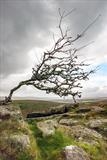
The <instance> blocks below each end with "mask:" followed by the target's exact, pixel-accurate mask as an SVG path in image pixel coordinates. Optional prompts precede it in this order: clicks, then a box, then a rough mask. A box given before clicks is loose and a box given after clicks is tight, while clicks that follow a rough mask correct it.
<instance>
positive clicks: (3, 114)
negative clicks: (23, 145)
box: [0, 105, 23, 120]
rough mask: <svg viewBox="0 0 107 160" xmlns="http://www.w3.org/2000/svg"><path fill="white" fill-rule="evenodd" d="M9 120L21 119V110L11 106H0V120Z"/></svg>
mask: <svg viewBox="0 0 107 160" xmlns="http://www.w3.org/2000/svg"><path fill="white" fill-rule="evenodd" d="M10 118H14V119H19V120H21V119H23V118H22V113H21V110H20V109H19V108H17V107H14V106H13V105H5V106H4V105H3V106H0V119H1V120H6V119H10Z"/></svg>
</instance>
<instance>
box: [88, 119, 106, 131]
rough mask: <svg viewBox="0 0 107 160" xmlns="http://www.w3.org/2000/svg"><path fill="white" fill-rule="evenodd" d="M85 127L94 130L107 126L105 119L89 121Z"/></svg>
mask: <svg viewBox="0 0 107 160" xmlns="http://www.w3.org/2000/svg"><path fill="white" fill-rule="evenodd" d="M87 125H88V126H89V127H90V128H92V129H96V128H100V127H102V126H105V125H106V126H107V119H93V120H89V122H88V123H87Z"/></svg>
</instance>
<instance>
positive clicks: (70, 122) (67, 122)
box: [59, 118, 78, 126]
mask: <svg viewBox="0 0 107 160" xmlns="http://www.w3.org/2000/svg"><path fill="white" fill-rule="evenodd" d="M59 124H62V125H66V126H74V125H76V124H78V121H77V120H75V119H71V118H69V119H68V118H62V119H61V120H60V121H59Z"/></svg>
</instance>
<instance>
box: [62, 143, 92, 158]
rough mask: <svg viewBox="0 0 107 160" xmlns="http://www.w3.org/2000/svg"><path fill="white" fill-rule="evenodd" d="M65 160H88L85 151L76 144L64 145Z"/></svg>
mask: <svg viewBox="0 0 107 160" xmlns="http://www.w3.org/2000/svg"><path fill="white" fill-rule="evenodd" d="M64 158H65V160H90V158H89V157H88V155H87V153H86V152H85V151H84V150H83V149H82V148H79V147H77V146H73V145H70V146H66V147H65V148H64Z"/></svg>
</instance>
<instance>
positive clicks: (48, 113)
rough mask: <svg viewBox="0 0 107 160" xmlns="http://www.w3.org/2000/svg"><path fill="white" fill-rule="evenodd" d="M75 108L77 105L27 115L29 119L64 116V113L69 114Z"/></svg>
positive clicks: (61, 106) (66, 105)
mask: <svg viewBox="0 0 107 160" xmlns="http://www.w3.org/2000/svg"><path fill="white" fill-rule="evenodd" d="M74 107H75V105H72V104H64V105H60V106H57V107H53V108H50V109H49V110H48V111H42V112H33V113H29V114H28V115H27V118H38V117H47V116H52V115H55V114H63V113H67V112H69V111H70V110H71V109H73V108H74Z"/></svg>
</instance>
